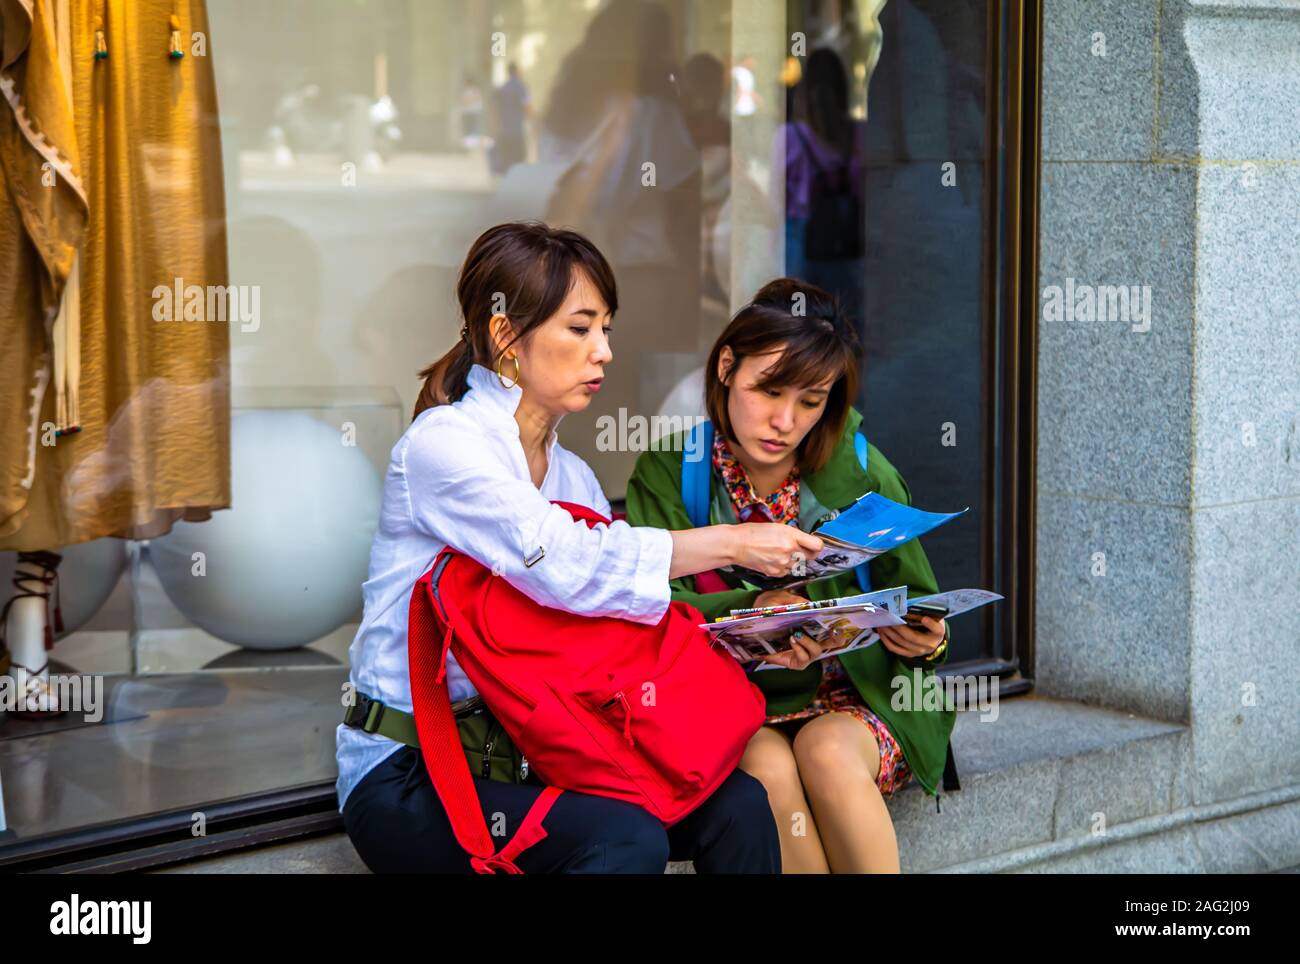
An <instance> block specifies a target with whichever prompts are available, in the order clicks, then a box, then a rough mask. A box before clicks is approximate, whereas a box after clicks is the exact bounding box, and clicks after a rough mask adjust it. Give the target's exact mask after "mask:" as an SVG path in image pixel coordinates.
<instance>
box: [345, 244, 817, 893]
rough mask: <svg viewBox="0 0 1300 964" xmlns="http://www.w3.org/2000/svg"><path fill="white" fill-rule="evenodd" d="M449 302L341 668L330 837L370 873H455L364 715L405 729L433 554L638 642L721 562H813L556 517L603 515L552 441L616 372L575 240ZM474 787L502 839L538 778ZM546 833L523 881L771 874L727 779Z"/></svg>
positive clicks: (515, 254)
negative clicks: (484, 569) (417, 594)
mask: <svg viewBox="0 0 1300 964" xmlns="http://www.w3.org/2000/svg"><path fill="white" fill-rule="evenodd" d="M457 296H458V299H459V301H460V307H461V312H462V315H463V317H464V322H465V323H464V326H463V327H462V328H461V340H460V342H459V343H458V344H457V345H456V347H454V348H453V349H452V350H451V351H450V352H448V353H447V355H446V356H444V357H443V358H442V359H440V360H439V361H438V362H436V363H435V364H433V365H431V366H429V367H428V368H426V369H425V370H424V371H423V372H421V375H422V376H423V377H424V378H425V384H424V388H423V390H422V391H421V394H420V399H419V401H418V402H417V403H416V410H415V417H414V420H413V421H412V423H411V425H410V426H409V427H408V428H407V430H406V432H405V433H404V434H403V435H402V437H401V438H400V439H399V440H398V442H397V444H396V445H395V446H394V447H393V451H392V456H391V460H390V462H389V467H388V474H387V478H386V480H385V484H384V500H383V508H382V510H381V515H380V520H379V528H378V531H377V532H376V534H375V540H374V545H373V547H372V550H371V555H370V572H369V578H368V579H367V580H366V583H365V585H364V586H363V595H364V601H365V609H364V613H363V616H362V621H361V626H360V628H359V629H358V631H357V636H356V639H355V640H354V641H353V643H352V646H351V649H350V650H349V656H350V662H351V667H352V669H351V684H352V688H353V691H354V692H355V694H356V699H357V700H358V701H360V702H361V705H362V706H364V707H365V709H366V712H364V713H357V712H354V711H352V710H349V712H348V714H347V720H348V722H347V723H345V724H343V725H340V726H339V728H338V734H337V743H338V751H337V755H338V766H339V777H338V797H339V806H340V810H341V811H342V813H343V820H344V825H345V826H346V828H347V832H348V834H349V836H350V837H351V839H352V842H353V844H354V845H355V846H356V849H357V852H358V853H359V854H360V855H361V858H362V859H363V860H364V861H365V862H366V864H367V866H369V867H370V868H371V869H372V870H374V871H376V872H421V871H423V872H437V873H457V872H460V873H468V872H469V871H470V869H471V868H470V861H469V855H468V854H466V853H465V851H463V850H462V849H461V848H460V846H459V844H458V843H457V842H456V839H455V837H454V835H453V833H452V829H451V825H450V822H449V821H448V819H447V816H446V813H445V811H444V810H443V807H442V804H441V802H440V801H439V799H438V795H437V792H436V791H435V790H434V787H433V784H432V782H431V781H430V778H429V774H428V772H427V771H426V769H425V766H424V761H423V758H422V756H421V754H420V751H419V749H418V748H417V747H415V746H412V745H408V744H407V743H403V742H398V741H396V740H394V739H390V738H388V737H387V736H384V735H382V734H381V733H378V732H372V731H371V730H372V727H368V726H367V725H366V719H367V718H369V719H370V720H371V721H373V720H374V719H375V718H376V716H377V714H376V713H375V712H371V711H370V709H371V707H372V706H373V705H374V704H376V703H378V704H382V707H384V708H385V709H386V708H392V709H393V710H395V711H398V712H399V713H407V714H409V713H411V712H412V704H411V690H410V678H409V671H408V663H407V649H406V629H407V613H408V605H409V601H410V596H411V590H412V587H413V586H414V584H415V582H416V580H417V579H418V578H419V577H420V576H421V575H422V574H423V573H424V572H426V571H427V570H428V568H429V566H430V565H431V564H432V562H433V560H434V558H435V557H436V556H437V555H438V553H439V552H440V551H441V550H442V549H443V548H444V547H445V546H447V545H453V546H455V547H456V548H457V549H458V550H459V551H461V552H463V553H465V554H466V555H469V556H470V557H472V558H474V559H476V560H477V561H478V562H480V563H482V564H483V565H485V566H488V567H490V568H491V569H492V570H493V571H494V572H495V573H497V574H499V575H500V576H502V577H503V578H504V579H506V580H507V581H508V582H509V583H510V584H511V585H512V586H514V587H515V588H516V589H518V590H519V591H520V592H522V593H524V594H526V595H527V596H529V597H530V598H532V599H534V600H535V601H536V602H538V603H539V604H541V605H544V606H552V607H555V608H558V609H564V610H567V611H569V612H573V613H579V614H582V615H589V616H616V617H621V618H624V619H629V620H632V621H635V622H640V623H646V624H655V623H657V622H659V620H660V619H661V618H662V617H663V615H664V612H665V611H666V609H667V607H668V603H669V585H668V583H669V580H670V579H675V578H678V577H680V576H684V575H690V574H694V573H698V572H704V571H707V570H711V569H715V568H718V567H719V566H726V565H732V564H739V565H743V566H746V567H748V568H751V569H755V570H758V571H760V572H764V573H767V574H769V575H783V574H785V573H787V572H789V571H790V569H791V567H792V565H793V564H794V561H795V560H796V559H797V554H798V553H804V554H805V555H809V554H815V553H816V552H817V551H818V550H819V549H820V548H821V542H820V540H819V539H817V537H816V536H811V535H808V534H805V533H803V532H800V531H799V530H798V529H796V528H795V527H793V526H774V525H764V524H762V523H754V524H750V525H720V526H709V527H704V528H698V529H690V530H684V531H679V532H669V531H667V530H664V529H653V528H648V527H632V526H629V525H627V524H626V523H625V522H614V523H613V524H611V525H609V526H600V527H598V528H594V529H593V528H588V527H587V525H586V523H584V522H579V521H575V520H574V519H573V518H572V517H571V516H570V515H569V513H568V512H567V511H565V510H564V509H562V508H561V507H559V506H556V505H553V504H552V500H560V501H565V502H571V503H578V504H581V505H586V506H588V507H590V508H592V509H595V510H596V511H598V512H601V513H603V514H604V515H606V516H608V515H609V513H610V505H609V502H608V501H607V500H606V499H605V497H604V495H603V494H602V493H601V490H600V486H599V484H598V483H597V481H596V478H595V475H594V474H593V473H592V470H591V468H590V467H589V466H588V465H587V464H586V463H585V462H583V461H582V460H581V459H579V458H578V457H577V456H575V455H573V454H572V453H571V452H569V451H567V450H566V449H565V448H564V447H563V446H561V445H559V444H558V443H557V441H556V426H557V425H558V423H559V421H560V419H561V418H563V417H564V416H565V415H567V414H569V413H571V412H578V411H581V410H583V409H584V408H586V407H587V405H588V404H589V402H590V399H591V396H592V395H593V394H595V393H596V392H597V391H599V390H600V386H601V382H602V380H603V379H604V378H605V366H606V365H607V364H609V362H610V361H611V360H612V358H613V354H612V352H611V351H610V331H611V322H612V320H613V317H614V313H615V311H616V310H617V308H618V295H617V290H616V286H615V282H614V277H613V273H612V271H611V270H610V267H609V265H608V263H607V262H606V261H605V258H604V257H603V256H602V255H601V254H600V252H599V251H597V250H596V248H595V247H594V246H593V245H592V244H591V242H590V241H588V240H587V239H586V238H584V237H582V236H581V235H579V234H577V233H575V232H572V231H565V230H558V229H553V228H550V227H548V226H546V225H544V224H538V223H510V224H501V225H497V226H496V227H493V228H490V229H488V230H487V231H486V232H484V233H483V234H482V235H481V236H480V237H479V238H478V240H476V241H475V242H474V245H473V247H472V248H471V249H470V252H469V254H468V255H467V257H466V259H465V264H464V266H463V267H462V269H461V273H460V278H459V281H458V284H457ZM525 560H527V562H526V561H525ZM529 563H531V564H529ZM447 679H448V683H449V685H450V690H451V699H452V700H453V701H463V700H466V699H468V698H470V697H473V696H475V695H476V691H475V690H474V687H473V686H472V685H471V683H470V682H469V680H468V679H467V678H466V676H465V674H464V672H462V670H461V669H460V667H459V666H458V665H457V663H456V661H455V658H454V657H453V656H451V655H448V657H447ZM394 715H396V714H394ZM474 781H475V789H476V790H477V792H478V798H479V802H480V804H481V806H482V808H483V811H484V816H485V818H486V820H487V822H488V825H489V826H490V827H491V826H493V825H494V821H495V822H496V823H497V824H498V825H500V823H501V822H502V821H504V829H505V831H506V834H507V836H508V835H509V834H510V833H513V831H514V829H515V828H516V827H517V826H518V823H519V821H520V820H521V819H522V818H523V815H524V814H525V813H526V812H527V811H528V809H529V807H530V806H531V805H532V803H533V801H534V800H535V799H536V798H537V796H538V794H540V793H541V792H542V785H541V784H540V783H538V782H537V780H536V778H535V777H532V778H530V779H529V780H527V781H525V782H523V783H506V782H501V781H493V780H488V779H485V778H482V777H479V776H475V777H474ZM544 826H545V829H546V831H547V836H546V837H545V839H543V840H542V841H541V842H540V843H538V844H535V845H534V846H532V847H530V848H529V849H527V850H526V851H524V852H523V854H522V855H520V857H519V858H518V861H517V862H518V865H519V866H520V868H521V869H522V870H524V871H525V872H528V873H547V872H589V873H590V872H595V873H602V872H631V873H657V872H662V871H663V870H664V867H665V865H666V863H667V861H668V860H669V859H670V856H671V858H672V859H691V860H694V862H695V866H696V869H697V870H698V871H700V872H702V873H707V872H736V873H779V872H780V869H781V866H780V848H779V845H778V840H777V831H776V826H775V823H774V821H773V817H772V812H771V808H770V807H769V805H768V801H767V796H766V793H765V792H764V790H763V788H762V785H761V784H760V783H759V782H758V781H756V780H754V779H753V778H752V777H750V776H749V775H748V774H746V773H744V772H743V771H740V770H737V771H735V772H734V773H733V774H732V775H731V776H730V777H729V778H728V779H727V780H726V781H725V782H724V783H723V784H722V785H721V787H720V788H719V789H718V790H717V791H716V792H715V793H714V794H713V795H712V796H711V797H710V798H709V799H708V800H707V801H705V802H704V803H703V804H702V805H701V806H700V807H698V808H697V809H696V810H695V811H693V812H692V813H691V814H690V815H689V816H688V817H686V818H685V819H684V820H682V821H681V822H679V823H677V824H674V825H673V826H672V827H671V828H669V829H667V830H665V828H664V827H663V825H662V824H661V823H660V822H659V821H658V820H657V819H656V818H655V817H653V816H651V815H650V814H649V813H648V812H646V811H645V810H642V809H641V808H639V807H636V806H634V805H632V804H629V803H625V802H623V801H618V800H613V799H609V798H604V797H597V796H591V795H586V794H581V793H574V792H569V793H565V794H563V795H561V796H560V798H559V799H558V801H557V802H556V804H555V806H554V807H553V808H552V809H551V811H550V812H549V813H548V814H547V816H546V819H545V822H544Z"/></svg>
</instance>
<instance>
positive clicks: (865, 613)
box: [700, 586, 1002, 670]
mask: <svg viewBox="0 0 1300 964" xmlns="http://www.w3.org/2000/svg"><path fill="white" fill-rule="evenodd" d="M1001 598H1002V597H1001V596H1000V595H998V594H997V593H995V592H988V591H986V590H983V589H953V590H950V591H948V592H940V593H934V594H932V595H929V596H912V597H911V598H909V597H908V595H907V589H906V587H904V586H896V587H894V588H893V589H880V590H877V591H876V592H868V593H860V594H858V595H855V596H842V597H840V598H838V599H824V600H819V601H816V602H809V603H807V604H806V605H799V606H797V607H796V606H774V607H771V608H768V609H763V610H760V611H758V612H746V611H740V614H739V615H733V616H731V617H729V618H724V619H719V620H716V621H714V622H711V623H701V624H700V628H701V629H707V630H708V631H709V633H710V635H712V637H713V641H714V642H715V643H717V644H718V645H719V646H721V647H722V648H723V649H724V650H725V651H726V652H727V653H729V654H730V655H731V656H733V657H734V658H735V659H737V660H739V661H740V662H742V663H749V662H753V661H755V660H760V659H762V658H763V657H764V656H771V655H775V654H777V653H784V652H789V651H790V649H791V648H792V647H791V645H790V634H791V633H793V632H795V631H796V630H799V631H802V632H803V633H805V634H806V635H808V636H809V637H811V638H812V639H814V640H817V641H819V642H822V643H825V641H826V640H828V639H829V640H832V641H834V642H835V643H837V644H838V645H835V646H834V647H833V648H831V649H828V650H826V651H824V652H823V653H822V654H821V655H820V656H818V657H817V658H818V659H827V658H829V657H831V656H839V655H841V654H842V653H848V652H851V651H853V650H855V649H862V648H864V647H866V646H870V645H872V644H873V643H875V642H876V641H877V640H879V639H880V635H879V634H878V633H877V632H876V630H877V629H878V628H879V627H881V626H902V625H904V623H905V622H906V620H905V619H904V618H903V617H904V616H905V615H906V614H907V610H908V608H909V607H910V606H916V605H918V604H921V603H926V604H929V605H931V606H941V607H943V608H944V609H946V610H947V616H946V617H945V618H949V617H952V616H957V615H960V614H961V613H964V612H968V611H970V610H972V609H976V608H978V607H980V606H983V605H985V604H986V603H991V602H993V601H995V600H998V599H1001ZM758 669H760V670H762V669H780V667H779V666H776V665H774V664H772V663H763V664H762V665H760V666H759V667H758Z"/></svg>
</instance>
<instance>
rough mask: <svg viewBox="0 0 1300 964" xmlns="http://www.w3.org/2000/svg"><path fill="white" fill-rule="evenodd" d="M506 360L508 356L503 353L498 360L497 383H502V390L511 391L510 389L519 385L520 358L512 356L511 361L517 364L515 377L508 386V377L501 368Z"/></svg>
mask: <svg viewBox="0 0 1300 964" xmlns="http://www.w3.org/2000/svg"><path fill="white" fill-rule="evenodd" d="M505 360H506V356H505V354H504V353H502V355H501V357H500V358H498V359H497V381H499V382H500V383H501V387H502V388H506V389H510V388H514V387H515V386H516V385H518V384H519V356H518V355H511V356H510V360H511V361H512V362H514V363H515V377H514V378H513V379H512V380H511V383H510V384H509V385H507V384H506V377H505V375H504V374H502V372H501V366H502V364H503V363H504V362H505Z"/></svg>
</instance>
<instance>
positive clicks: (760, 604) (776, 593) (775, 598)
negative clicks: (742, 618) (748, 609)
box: [752, 589, 808, 609]
mask: <svg viewBox="0 0 1300 964" xmlns="http://www.w3.org/2000/svg"><path fill="white" fill-rule="evenodd" d="M807 601H808V600H807V599H805V598H804V597H803V596H801V595H799V594H798V593H797V592H791V591H790V590H788V589H769V590H768V591H767V592H760V593H759V594H758V595H757V596H755V597H754V603H753V607H752V608H754V609H762V608H764V607H765V606H797V605H799V604H800V603H806V602H807Z"/></svg>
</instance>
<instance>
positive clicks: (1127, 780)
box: [161, 696, 1300, 873]
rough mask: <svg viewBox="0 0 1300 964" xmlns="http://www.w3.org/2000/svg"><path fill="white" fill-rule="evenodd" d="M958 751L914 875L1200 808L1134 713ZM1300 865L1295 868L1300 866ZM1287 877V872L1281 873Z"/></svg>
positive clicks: (292, 860) (305, 850)
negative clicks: (954, 778)
mask: <svg viewBox="0 0 1300 964" xmlns="http://www.w3.org/2000/svg"><path fill="white" fill-rule="evenodd" d="M953 750H954V754H956V756H957V765H958V769H959V772H961V778H962V790H961V791H959V793H956V794H944V796H943V800H941V804H943V812H941V813H936V812H935V804H933V800H932V799H931V798H928V796H926V795H924V794H923V793H922V791H920V790H919V789H915V787H910V789H907V790H905V791H902V793H901V794H898V796H896V798H894V800H892V802H891V811H892V812H893V817H894V826H896V829H897V833H898V846H900V851H901V857H902V868H904V870H905V872H910V873H917V872H926V870H939V869H945V868H946V869H1017V868H1018V867H1023V868H1024V869H1037V868H1036V865H1037V864H1043V861H1044V860H1048V861H1050V860H1053V859H1056V857H1053V856H1052V852H1047V851H1043V850H1041V848H1043V847H1052V846H1056V847H1058V848H1061V847H1063V848H1066V850H1071V848H1073V850H1074V851H1078V852H1075V854H1071V855H1070V856H1069V859H1070V860H1071V861H1078V860H1087V857H1084V856H1083V851H1095V850H1096V848H1097V847H1102V848H1104V847H1106V846H1108V844H1109V841H1108V842H1106V843H1101V844H1097V843H1095V841H1096V837H1095V835H1093V826H1100V825H1101V824H1100V821H1101V820H1104V821H1105V826H1106V830H1108V833H1115V828H1121V826H1125V828H1131V826H1140V822H1139V821H1143V820H1151V818H1158V817H1161V816H1165V817H1169V816H1170V815H1174V813H1178V812H1180V811H1186V809H1187V808H1188V807H1190V804H1191V799H1190V782H1188V777H1190V756H1188V735H1187V728H1184V726H1180V725H1177V724H1167V722H1160V721H1154V720H1144V718H1140V717H1135V716H1132V715H1130V713H1122V712H1115V711H1112V709H1099V708H1095V707H1087V705H1083V704H1079V703H1071V702H1067V700H1054V699H1037V698H1034V696H1019V698H1015V699H1013V700H1008V702H1005V703H1002V704H1001V705H1000V715H998V718H997V720H995V721H988V722H984V721H982V720H980V717H979V715H978V713H974V712H972V713H961V715H959V716H958V720H957V729H956V730H954V734H953ZM1297 809H1300V808H1297ZM1099 815H1100V816H1099ZM1177 829H1178V828H1170V830H1171V831H1174V830H1177ZM1183 830H1184V831H1186V828H1183ZM1203 833H1212V829H1209V828H1206V829H1205V830H1204V831H1203ZM1117 837H1118V839H1117V841H1115V843H1119V842H1121V841H1123V842H1126V846H1130V847H1131V846H1132V839H1131V838H1132V834H1117ZM1173 843H1174V841H1170V844H1173ZM1036 848H1037V850H1036ZM1182 852H1184V854H1186V852H1187V851H1186V850H1184V851H1182ZM1062 859H1065V857H1062ZM1296 859H1297V857H1296V856H1292V857H1291V863H1295V860H1296ZM1197 863H1199V861H1196V863H1188V861H1187V860H1175V861H1174V869H1204V868H1201V867H1199V865H1197ZM1248 863H1249V861H1248ZM1031 865H1034V867H1031ZM1253 865H1255V867H1257V868H1258V869H1265V868H1266V867H1269V865H1270V863H1269V860H1268V859H1262V857H1260V856H1258V855H1256V856H1255V857H1253ZM1278 865H1286V864H1275V863H1274V864H1273V867H1278ZM1062 869H1063V868H1062ZM161 872H162V873H259V872H266V873H357V872H359V873H365V872H367V869H365V867H364V864H361V861H360V859H359V857H357V856H356V852H355V851H354V850H352V847H351V844H350V843H348V841H347V837H346V835H343V834H330V835H326V837H318V838H313V839H307V841H291V842H289V843H283V844H276V846H272V847H263V848H259V850H253V851H248V852H243V854H234V855H229V856H217V857H209V859H205V860H199V861H194V863H190V864H182V865H177V867H173V868H166V869H164V870H161ZM668 872H669V873H690V872H692V868H690V865H689V864H673V865H671V867H669V868H668Z"/></svg>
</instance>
